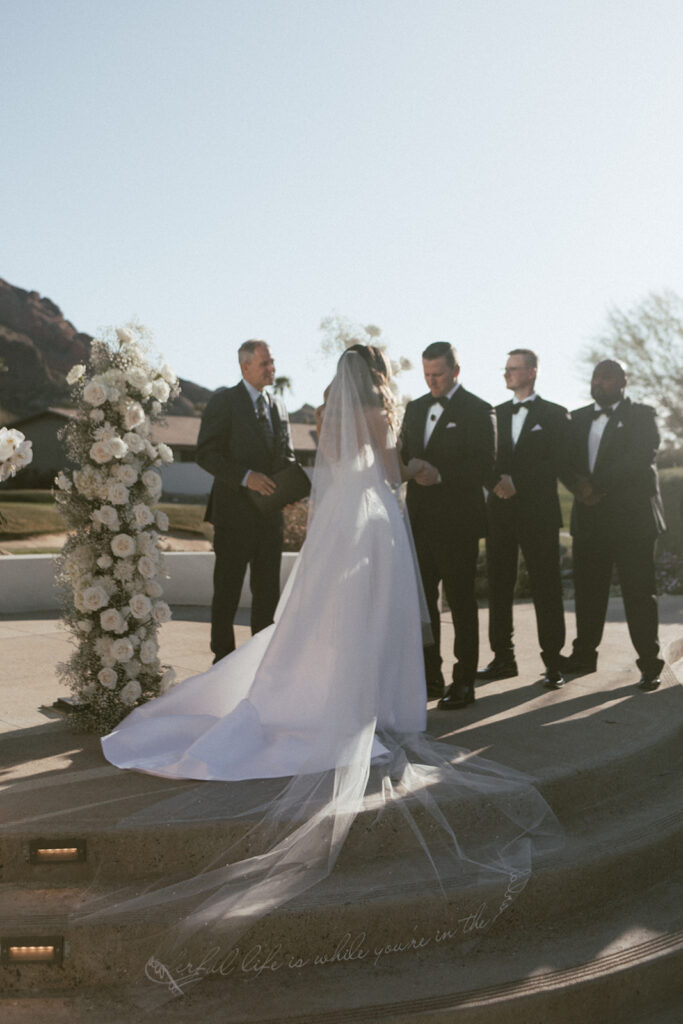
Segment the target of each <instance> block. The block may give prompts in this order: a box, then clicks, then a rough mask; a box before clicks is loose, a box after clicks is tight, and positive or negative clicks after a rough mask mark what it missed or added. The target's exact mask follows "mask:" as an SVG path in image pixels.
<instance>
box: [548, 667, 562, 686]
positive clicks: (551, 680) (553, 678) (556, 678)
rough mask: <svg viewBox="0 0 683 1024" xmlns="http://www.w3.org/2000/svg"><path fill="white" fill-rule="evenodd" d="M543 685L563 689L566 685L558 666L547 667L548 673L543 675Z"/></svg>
mask: <svg viewBox="0 0 683 1024" xmlns="http://www.w3.org/2000/svg"><path fill="white" fill-rule="evenodd" d="M543 685H544V686H545V688H546V690H561V689H562V687H563V686H564V678H563V676H562V673H561V672H560V671H558V669H556V668H549V669H546V673H545V675H544V676H543Z"/></svg>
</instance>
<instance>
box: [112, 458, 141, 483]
mask: <svg viewBox="0 0 683 1024" xmlns="http://www.w3.org/2000/svg"><path fill="white" fill-rule="evenodd" d="M114 472H115V474H116V479H117V480H120V481H121V483H122V484H125V485H126V487H132V486H133V484H134V483H137V479H138V471H137V469H135V468H134V466H131V465H129V464H128V463H125V462H124V463H123V464H122V465H120V466H115V467H114Z"/></svg>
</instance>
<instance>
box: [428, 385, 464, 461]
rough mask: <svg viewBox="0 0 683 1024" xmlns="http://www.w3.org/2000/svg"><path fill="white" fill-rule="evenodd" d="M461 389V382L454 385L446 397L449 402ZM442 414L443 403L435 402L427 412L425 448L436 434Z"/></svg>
mask: <svg viewBox="0 0 683 1024" xmlns="http://www.w3.org/2000/svg"><path fill="white" fill-rule="evenodd" d="M459 387H460V382H459V381H458V382H457V383H456V384H454V386H453V387H452V388H451V390H450V391H449V392H448V394H447V395H445V396H444V397H445V398H446V399H447V400H448V399H450V398H452V397H453V395H454V394H455V392H456V391H457V390H458V388H459ZM442 412H443V406H442V404H441V402H434V403H433V405H430V407H429V410H428V412H427V419H426V420H425V435H424V446H425V448H426V447H427V442H428V441H429V438H430V437H431V436H432V434H433V433H434V427H435V426H436V424H437V423H438V421H439V419H440V418H441V413H442Z"/></svg>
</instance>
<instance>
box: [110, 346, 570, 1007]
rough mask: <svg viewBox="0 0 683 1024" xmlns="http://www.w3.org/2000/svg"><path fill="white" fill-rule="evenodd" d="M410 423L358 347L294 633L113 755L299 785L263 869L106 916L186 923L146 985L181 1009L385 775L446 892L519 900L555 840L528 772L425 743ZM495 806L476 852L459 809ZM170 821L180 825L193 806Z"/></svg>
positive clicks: (266, 640) (215, 672)
mask: <svg viewBox="0 0 683 1024" xmlns="http://www.w3.org/2000/svg"><path fill="white" fill-rule="evenodd" d="M395 428H396V422H395V409H394V402H393V398H392V393H391V389H390V387H389V370H388V367H387V364H386V361H385V359H384V356H383V354H382V353H381V351H380V350H379V349H377V348H374V347H372V346H362V345H354V346H352V347H351V348H350V349H347V350H346V352H345V353H344V354H343V355H342V356H341V358H340V360H339V363H338V366H337V372H336V376H335V378H334V380H333V382H332V384H331V385H330V387H329V389H328V393H327V400H326V404H325V407H324V416H323V419H322V426H321V430H320V442H319V449H318V455H317V459H316V464H315V470H314V475H313V486H312V492H311V499H310V512H309V526H308V533H307V538H306V541H305V543H304V545H303V548H302V551H301V554H300V556H299V559H298V564H297V567H296V569H295V571H294V572H293V573H292V575H291V576H290V579H289V580H288V584H287V586H286V588H285V590H284V592H283V595H282V597H281V599H280V603H279V606H278V609H277V612H276V616H275V622H274V623H273V625H271V626H270V627H268V628H267V629H265V630H263V631H261V632H260V633H257V634H255V635H254V636H253V637H252V638H251V639H250V640H249V641H248V642H247V643H246V644H244V645H243V646H242V647H240V648H239V649H238V650H236V651H235V652H234V653H233V654H231V655H229V656H228V657H227V658H224V659H223V660H221V661H219V662H218V663H217V664H215V665H214V666H212V667H211V668H210V669H209V670H208V671H207V672H205V673H203V674H201V675H199V676H195V677H193V678H191V679H188V680H186V681H185V682H183V683H181V684H180V685H179V686H177V687H176V688H175V689H174V690H172V691H170V692H169V693H167V694H165V695H164V696H162V697H160V698H158V699H157V700H154V701H151V702H150V703H148V704H145V705H143V706H142V707H139V708H137V709H136V710H134V711H133V712H132V714H130V715H129V716H128V717H127V718H126V719H125V720H124V721H123V722H121V723H120V725H119V726H118V727H117V728H116V729H115V730H114V731H113V732H112V733H111V734H110V735H109V736H106V737H105V738H104V739H103V741H102V748H103V751H104V754H105V757H106V758H107V759H108V760H109V761H110V762H111V763H112V764H114V765H116V766H118V767H120V768H126V769H133V770H136V771H141V772H148V773H151V774H155V775H161V776H168V777H169V778H176V779H177V778H181V779H201V780H224V781H235V780H244V779H264V778H279V777H281V778H286V779H288V780H289V781H288V782H287V783H285V784H284V788H283V789H282V791H281V792H280V793H279V795H278V796H277V797H275V798H274V799H273V800H271V801H270V803H269V804H267V805H266V806H265V808H261V811H262V812H263V817H262V819H261V820H260V822H259V823H258V825H256V826H255V827H254V828H253V829H252V831H251V832H250V833H249V841H248V843H247V844H246V847H247V849H248V851H249V856H245V855H244V850H243V849H241V850H240V852H239V853H236V852H235V851H234V850H231V849H226V850H225V851H224V852H223V854H221V855H220V856H219V857H217V858H216V859H215V860H214V861H213V862H212V863H211V864H210V865H208V866H207V867H205V868H204V870H203V871H201V872H200V873H198V874H197V875H196V876H194V877H192V878H188V879H185V880H183V881H181V882H174V883H173V884H169V883H165V884H162V885H161V886H159V887H157V888H156V889H152V890H151V891H144V892H142V893H139V894H135V895H133V896H127V897H126V898H122V899H120V900H119V902H115V903H114V904H113V905H111V904H110V905H108V906H107V907H105V909H104V910H101V909H99V908H98V907H96V908H95V909H94V910H93V911H92V912H91V916H93V915H94V916H102V914H104V915H107V916H109V915H112V914H114V915H117V914H124V915H129V916H130V915H131V914H132V915H134V916H139V915H140V914H141V913H142V912H145V913H146V912H147V911H148V910H149V909H151V908H162V907H163V908H164V911H165V912H168V910H169V908H170V909H171V910H172V911H173V913H174V920H175V925H174V927H173V928H172V929H170V931H169V932H168V935H167V937H166V938H165V939H164V941H163V942H162V943H161V945H160V946H159V948H158V949H156V950H154V952H153V955H151V956H149V958H148V960H147V964H146V967H145V974H146V976H147V978H149V980H150V981H153V982H159V981H161V982H162V985H163V986H164V987H165V988H166V989H167V991H169V992H170V993H172V994H174V995H177V994H182V993H184V992H185V991H187V988H188V987H189V986H190V985H191V984H193V983H194V982H195V981H197V980H199V978H200V977H201V976H202V974H203V973H204V972H205V967H204V966H202V968H201V969H196V970H188V969H187V964H188V962H190V960H191V957H190V958H188V953H187V950H188V949H191V948H192V946H193V943H194V944H195V945H196V944H197V943H198V942H201V943H204V944H206V939H207V936H209V937H210V939H211V941H212V942H214V943H215V942H218V943H219V946H220V948H222V949H223V950H225V949H226V948H229V946H230V945H231V944H232V943H234V941H235V938H236V937H237V936H238V935H239V934H241V932H242V931H244V929H246V928H248V927H250V926H251V925H252V924H253V923H254V921H255V920H256V919H258V918H260V917H262V916H263V915H264V914H266V913H268V912H269V911H271V910H273V909H274V908H275V907H278V906H280V905H282V904H283V903H284V902H286V901H287V900H289V899H291V898H292V897H293V896H295V895H298V894H300V893H301V892H303V891H305V890H306V889H308V888H310V886H312V885H313V884H315V883H317V882H319V881H320V880H321V879H323V878H324V877H326V876H327V875H328V874H329V873H330V871H331V870H332V868H333V867H334V863H335V860H336V859H337V856H338V854H339V851H340V850H341V847H342V845H343V843H344V841H345V839H346V836H347V834H348V832H349V829H350V828H351V826H352V824H353V821H354V818H355V817H356V815H357V814H358V812H359V811H360V810H361V809H362V807H363V801H364V798H366V790H367V789H368V782H369V780H372V781H371V786H372V788H373V793H374V794H375V795H376V794H380V798H381V800H383V801H384V804H385V806H388V805H389V804H390V805H391V806H392V807H393V808H394V809H398V810H399V811H400V813H401V814H402V815H403V816H404V820H405V823H406V826H405V827H406V828H409V829H411V830H412V832H413V833H415V834H416V835H417V836H418V841H419V843H420V844H421V847H422V849H423V850H424V853H425V857H424V864H425V868H424V876H425V879H431V882H430V884H433V882H434V879H435V878H436V880H437V882H438V883H439V884H440V885H441V884H446V882H450V881H452V879H453V878H455V877H461V878H462V877H464V875H463V872H466V871H467V870H469V871H470V872H472V871H475V872H476V873H477V876H478V877H481V876H482V873H485V874H487V875H488V876H490V877H492V878H495V879H496V880H499V881H500V883H501V887H502V890H503V891H505V890H506V886H507V888H508V891H509V882H510V880H511V879H515V880H517V888H516V890H515V891H518V890H519V889H520V888H522V887H523V882H524V881H525V880H526V879H527V878H528V875H529V869H530V860H531V856H532V853H533V851H534V846H537V847H538V846H540V845H541V844H543V843H544V842H545V841H547V840H548V839H549V838H550V841H551V842H554V839H553V835H554V833H555V825H556V823H555V819H554V817H553V815H552V812H551V811H550V809H549V808H548V806H547V804H546V803H545V801H544V800H543V799H542V797H541V796H540V795H539V794H538V793H537V791H536V790H535V789H534V788H533V787H532V786H531V785H530V784H529V782H528V780H527V779H526V778H525V777H523V776H520V775H518V774H517V773H515V772H513V771H510V770H508V769H505V768H503V767H501V766H499V765H495V764H493V763H492V762H489V761H485V760H484V759H482V758H479V757H475V756H472V755H469V754H468V752H463V751H458V750H454V748H452V747H450V746H449V747H446V746H443V745H440V744H438V743H436V742H434V741H432V740H431V739H430V738H429V737H427V736H426V735H425V734H424V732H423V730H424V729H425V725H426V711H425V704H426V687H425V677H424V662H423V655H422V622H421V618H422V616H421V600H420V584H419V577H418V574H417V569H416V562H415V558H414V556H413V552H412V546H411V536H410V533H409V527H408V526H407V524H406V520H405V518H404V515H403V511H402V508H401V504H400V500H399V497H400V485H401V480H402V478H403V479H406V478H408V477H409V476H412V475H414V474H415V473H416V472H418V471H419V468H420V465H421V464H420V463H419V461H418V460H416V461H415V462H414V463H411V464H410V465H409V466H408V467H405V466H402V464H401V462H400V459H399V456H398V453H397V449H396V437H395ZM425 618H426V608H425ZM454 762H455V763H454ZM232 792H234V790H233V789H232V788H231V787H225V788H222V787H221V788H220V794H221V795H220V799H219V803H220V811H216V810H215V807H214V810H213V811H212V812H208V811H206V812H205V813H206V814H207V820H208V818H209V817H212V820H215V817H216V816H219V817H222V818H225V817H229V816H230V813H231V812H230V809H229V808H230V794H231V793H232ZM477 800H478V801H480V802H482V804H483V803H485V804H486V807H487V813H488V809H490V808H491V807H494V808H495V816H496V817H495V821H494V822H493V823H492V824H491V828H490V834H489V835H487V836H486V837H484V838H482V836H481V835H478V837H477V838H476V841H475V839H474V838H473V837H472V838H471V840H470V837H468V835H467V830H466V829H461V827H460V824H459V828H458V831H457V833H456V831H455V828H454V827H453V826H452V825H451V823H450V822H449V817H448V815H449V809H450V808H451V807H455V805H456V804H457V805H458V808H459V810H458V813H457V815H453V817H456V816H457V818H458V822H459V823H460V821H461V820H462V818H463V801H465V805H466V806H467V802H468V801H470V804H469V806H472V803H471V802H472V801H477ZM208 804H211V801H208ZM226 805H227V808H228V809H227V810H226ZM416 810H417V811H418V812H419V813H414V812H415V811H416ZM158 815H159V821H161V820H162V819H163V816H164V815H167V816H168V817H171V816H173V817H174V818H175V819H176V820H177V816H176V815H175V814H174V810H173V802H172V801H167V802H166V803H165V804H163V805H162V807H161V810H160V811H159V812H158ZM168 817H167V819H166V820H168ZM425 819H426V820H427V821H428V825H427V826H425ZM463 833H464V834H463ZM253 851H256V852H253ZM520 879H522V880H523V881H522V885H520V884H519V880H520ZM508 902H510V900H509V899H508ZM181 950H182V953H181ZM151 952H152V951H151V950H150V953H151ZM195 962H196V961H195ZM179 963H183V964H184V965H185V968H184V969H179V968H177V967H174V966H173V965H174V964H176V965H177V964H179ZM205 963H206V960H205V959H204V960H203V961H202V964H203V965H205Z"/></svg>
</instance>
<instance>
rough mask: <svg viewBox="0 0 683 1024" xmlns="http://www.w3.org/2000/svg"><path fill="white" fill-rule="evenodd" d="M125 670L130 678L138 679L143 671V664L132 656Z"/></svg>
mask: <svg viewBox="0 0 683 1024" xmlns="http://www.w3.org/2000/svg"><path fill="white" fill-rule="evenodd" d="M123 670H124V672H125V673H126V677H127V678H128V679H137V677H138V676H139V675H140V673H141V672H142V665H141V663H140V662H139V661H138V660H137V659H136V658H131V660H130V661H127V662H126V664H125V665H124V666H123Z"/></svg>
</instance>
